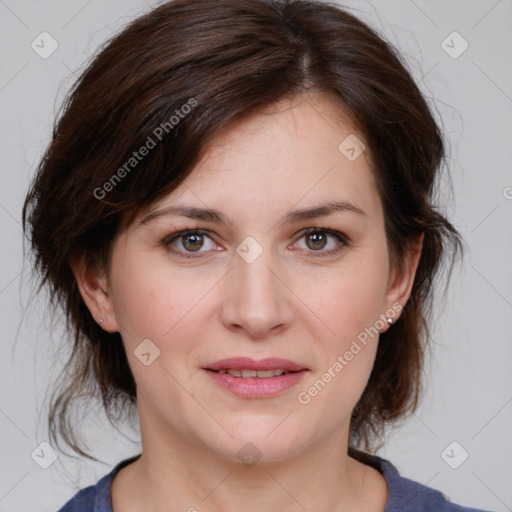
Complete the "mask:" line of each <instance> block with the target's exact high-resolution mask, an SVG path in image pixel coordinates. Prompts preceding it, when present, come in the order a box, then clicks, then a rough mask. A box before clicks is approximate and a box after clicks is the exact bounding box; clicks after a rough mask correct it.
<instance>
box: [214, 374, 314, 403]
mask: <svg viewBox="0 0 512 512" xmlns="http://www.w3.org/2000/svg"><path fill="white" fill-rule="evenodd" d="M205 371H206V373H208V375H209V376H210V377H211V378H212V379H213V381H214V382H215V383H216V384H218V385H219V386H220V387H221V388H224V389H227V390H228V391H231V393H233V394H235V395H237V396H240V397H243V398H268V397H272V396H276V395H278V394H279V393H281V392H283V391H285V390H287V389H290V388H291V387H293V386H295V385H296V384H297V383H298V382H299V381H300V380H301V379H302V377H303V376H304V374H305V373H306V371H307V370H302V371H300V372H290V373H285V374H284V375H279V377H269V378H268V379H259V378H257V377H247V378H245V377H234V376H233V375H229V373H217V372H214V371H211V370H205Z"/></svg>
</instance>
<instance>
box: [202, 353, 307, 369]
mask: <svg viewBox="0 0 512 512" xmlns="http://www.w3.org/2000/svg"><path fill="white" fill-rule="evenodd" d="M204 369H205V370H212V371H219V370H226V371H227V370H238V371H242V370H253V371H257V372H258V371H261V372H264V371H269V370H284V372H286V373H289V372H300V371H303V370H307V369H308V368H306V367H305V366H303V365H301V364H299V363H296V362H294V361H290V360H288V359H282V358H279V357H267V358H265V359H260V360H259V361H255V360H254V359H251V358H250V357H230V358H227V359H221V360H220V361H215V362H214V363H210V364H208V365H206V366H205V367H204Z"/></svg>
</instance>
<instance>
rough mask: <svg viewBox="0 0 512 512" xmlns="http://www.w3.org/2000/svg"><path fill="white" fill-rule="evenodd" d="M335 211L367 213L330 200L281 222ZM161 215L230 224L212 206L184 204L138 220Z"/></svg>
mask: <svg viewBox="0 0 512 512" xmlns="http://www.w3.org/2000/svg"><path fill="white" fill-rule="evenodd" d="M335 212H349V213H355V214H358V215H361V216H366V215H367V214H366V212H364V211H363V210H361V209H360V208H358V207H357V206H356V205H354V204H353V203H351V202H350V201H332V202H330V203H325V204H321V205H318V206H313V207H311V208H303V209H298V210H292V211H290V212H288V213H287V214H286V215H285V216H284V217H283V219H282V220H281V224H292V223H294V222H300V221H303V220H308V219H313V218H316V217H323V216H327V215H331V214H333V213H335ZM162 216H183V217H188V218H190V219H196V220H202V221H205V222H212V223H222V224H226V225H228V226H231V225H232V222H231V221H230V219H229V217H227V216H226V215H225V214H224V213H222V212H220V211H219V210H215V209H214V208H198V207H196V206H184V205H175V206H167V207H165V208H161V209H159V210H154V211H152V212H150V213H149V214H148V215H146V216H145V217H144V218H143V219H142V220H141V221H140V224H147V223H149V222H151V221H153V220H155V219H156V218H158V217H162Z"/></svg>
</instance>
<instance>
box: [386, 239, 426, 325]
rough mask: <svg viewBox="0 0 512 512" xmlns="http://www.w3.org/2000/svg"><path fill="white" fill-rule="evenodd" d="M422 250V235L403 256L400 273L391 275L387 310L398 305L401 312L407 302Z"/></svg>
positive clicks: (394, 320)
mask: <svg viewBox="0 0 512 512" xmlns="http://www.w3.org/2000/svg"><path fill="white" fill-rule="evenodd" d="M422 248H423V233H422V234H421V235H419V236H418V238H417V239H416V240H415V241H414V243H413V244H412V245H411V247H410V249H409V251H408V252H407V253H406V255H405V256H404V260H403V262H402V267H401V269H400V272H397V273H393V277H392V279H391V280H390V282H389V284H388V290H387V294H386V304H387V307H388V308H389V309H395V306H396V305H397V304H399V305H400V311H401V310H402V309H403V307H404V306H405V304H406V303H407V301H408V300H409V296H410V294H411V290H412V285H413V283H414V278H415V276H416V270H417V268H418V264H419V261H420V257H421V252H422ZM398 318H399V315H398V316H396V317H395V318H394V319H393V323H395V322H396V320H397V319H398Z"/></svg>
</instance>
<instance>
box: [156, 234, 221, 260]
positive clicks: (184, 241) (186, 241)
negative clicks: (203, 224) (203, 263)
mask: <svg viewBox="0 0 512 512" xmlns="http://www.w3.org/2000/svg"><path fill="white" fill-rule="evenodd" d="M207 233H208V232H207V231H203V230H201V229H186V230H183V231H178V232H176V233H173V234H172V235H169V236H168V237H166V238H165V239H164V240H163V241H162V243H163V244H164V245H165V246H166V247H167V248H168V249H169V251H171V252H172V253H174V254H177V255H179V256H182V257H184V258H194V257H195V256H194V255H193V254H192V253H203V252H207V251H209V250H212V249H213V250H215V247H217V246H216V244H215V243H214V242H213V240H212V239H211V238H210V237H209V236H208V234H207ZM205 241H209V244H208V243H207V244H206V245H205ZM176 246H178V248H176ZM203 248H205V250H204V251H201V249H203Z"/></svg>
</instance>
